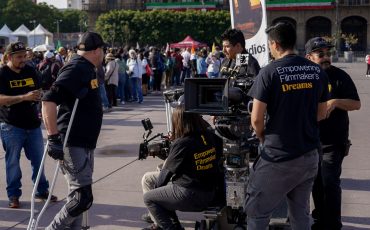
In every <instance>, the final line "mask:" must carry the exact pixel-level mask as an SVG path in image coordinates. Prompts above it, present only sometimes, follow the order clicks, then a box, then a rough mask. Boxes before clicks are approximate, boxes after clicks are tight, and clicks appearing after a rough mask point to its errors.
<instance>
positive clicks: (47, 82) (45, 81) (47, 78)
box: [40, 63, 56, 90]
mask: <svg viewBox="0 0 370 230" xmlns="http://www.w3.org/2000/svg"><path fill="white" fill-rule="evenodd" d="M55 66H56V63H48V64H45V65H43V66H42V67H41V68H40V75H41V87H42V89H43V90H48V89H50V87H51V85H52V84H53V83H54V81H55V80H56V76H54V75H53V74H52V73H53V70H54V69H55Z"/></svg>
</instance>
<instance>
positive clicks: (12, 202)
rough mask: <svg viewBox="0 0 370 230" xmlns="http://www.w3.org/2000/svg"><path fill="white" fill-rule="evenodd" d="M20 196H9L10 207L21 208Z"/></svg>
mask: <svg viewBox="0 0 370 230" xmlns="http://www.w3.org/2000/svg"><path fill="white" fill-rule="evenodd" d="M19 206H20V205H19V198H18V197H15V196H12V197H10V198H9V203H8V207H9V208H19Z"/></svg>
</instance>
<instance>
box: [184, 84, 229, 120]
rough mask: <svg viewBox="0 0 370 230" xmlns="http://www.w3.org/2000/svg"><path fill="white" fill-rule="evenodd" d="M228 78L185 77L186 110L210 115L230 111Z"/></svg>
mask: <svg viewBox="0 0 370 230" xmlns="http://www.w3.org/2000/svg"><path fill="white" fill-rule="evenodd" d="M228 84H229V83H228V79H226V78H216V79H208V78H191V79H190V78H188V79H185V111H186V112H192V113H201V114H208V115H222V114H227V113H229V106H228V89H229V87H228Z"/></svg>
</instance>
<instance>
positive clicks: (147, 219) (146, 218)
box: [141, 213, 154, 224]
mask: <svg viewBox="0 0 370 230" xmlns="http://www.w3.org/2000/svg"><path fill="white" fill-rule="evenodd" d="M141 220H143V221H145V222H147V223H149V224H152V223H154V222H153V220H152V218H150V215H149V213H144V214H143V215H142V216H141Z"/></svg>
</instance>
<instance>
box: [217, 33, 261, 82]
mask: <svg viewBox="0 0 370 230" xmlns="http://www.w3.org/2000/svg"><path fill="white" fill-rule="evenodd" d="M221 39H222V46H223V52H224V54H225V55H226V58H225V59H224V60H223V61H222V63H221V70H220V77H229V76H231V75H233V73H234V72H237V73H236V75H237V76H243V75H244V76H245V77H247V76H252V77H256V76H257V74H258V72H259V71H260V66H259V64H258V62H257V60H256V59H255V58H254V57H253V56H252V55H250V54H248V52H247V50H246V49H245V38H244V35H243V33H242V32H241V31H240V30H238V29H228V30H226V31H225V32H224V33H223V34H222V35H221ZM237 54H242V55H243V56H247V57H248V58H247V59H248V63H247V64H242V65H241V66H240V68H239V67H238V66H237V63H236V56H237Z"/></svg>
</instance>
